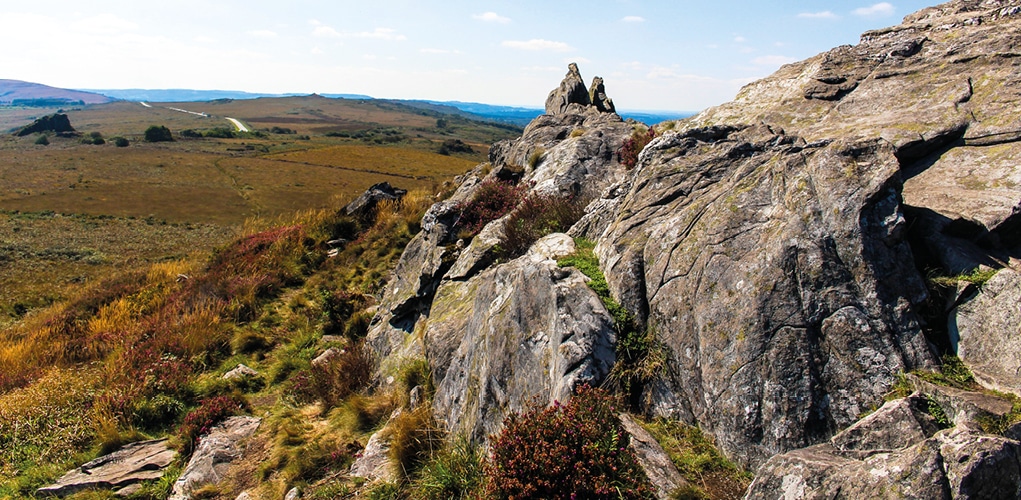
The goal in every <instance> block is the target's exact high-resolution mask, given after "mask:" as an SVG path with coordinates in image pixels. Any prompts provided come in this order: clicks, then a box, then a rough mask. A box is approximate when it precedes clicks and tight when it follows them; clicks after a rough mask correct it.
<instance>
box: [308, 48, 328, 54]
mask: <svg viewBox="0 0 1021 500" xmlns="http://www.w3.org/2000/svg"><path fill="white" fill-rule="evenodd" d="M309 52H310V53H312V54H315V55H319V54H325V52H323V49H320V48H319V47H312V50H310V51H309Z"/></svg>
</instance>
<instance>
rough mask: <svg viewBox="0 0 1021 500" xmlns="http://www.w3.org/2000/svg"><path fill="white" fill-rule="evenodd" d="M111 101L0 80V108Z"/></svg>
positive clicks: (72, 92) (80, 93)
mask: <svg viewBox="0 0 1021 500" xmlns="http://www.w3.org/2000/svg"><path fill="white" fill-rule="evenodd" d="M112 100H113V99H111V98H109V97H107V96H105V95H100V94H97V93H94V92H87V91H81V90H70V89H61V88H57V87H50V86H49V85H43V84H41V83H31V82H23V81H21V80H0V106H10V105H25V106H62V105H73V104H103V103H107V102H110V101H112Z"/></svg>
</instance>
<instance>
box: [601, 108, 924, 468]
mask: <svg viewBox="0 0 1021 500" xmlns="http://www.w3.org/2000/svg"><path fill="white" fill-rule="evenodd" d="M851 170H853V171H854V172H855V174H854V175H848V172H849V171H851ZM898 171H899V165H898V163H897V160H896V158H895V157H894V155H893V151H892V150H890V149H889V148H888V147H886V146H884V145H883V144H882V143H881V142H879V141H875V140H871V141H842V140H841V141H833V142H831V143H829V144H826V145H820V146H814V147H805V146H800V145H799V141H797V140H796V139H795V138H791V137H788V136H784V135H780V134H777V133H776V132H774V131H773V130H771V129H769V128H768V127H764V126H758V127H746V128H740V129H738V128H729V129H712V130H709V129H706V130H689V131H685V132H682V133H672V132H667V133H666V134H664V135H663V136H661V137H658V138H656V139H655V140H653V141H652V142H651V143H650V144H649V146H647V147H646V149H645V151H643V153H642V154H641V156H640V159H639V163H638V165H637V166H636V168H635V172H634V174H633V175H634V177H633V178H631V179H629V182H630V183H632V187H631V188H630V190H629V192H628V193H627V194H626V195H625V196H624V197H623V199H622V200H621V201H620V204H619V206H617V207H616V208H615V209H616V210H617V215H616V217H615V220H614V222H613V223H611V224H610V225H609V226H608V227H607V229H606V231H605V232H604V233H603V234H602V235H601V236H600V237H599V243H598V245H597V246H596V253H597V255H598V257H599V260H600V262H601V264H602V267H603V271H604V273H605V274H606V278H607V282H608V283H609V285H610V288H611V291H612V292H613V294H614V296H615V297H617V298H618V299H619V300H620V302H621V303H622V304H624V305H625V306H627V307H628V308H629V309H630V310H631V311H632V313H634V314H636V316H639V317H641V316H643V313H644V311H648V317H647V323H648V325H649V328H650V329H652V330H654V331H656V332H658V334H659V338H660V340H661V341H662V342H663V343H664V344H665V346H666V348H667V350H668V364H669V365H670V369H669V370H664V371H663V372H662V373H661V374H660V375H659V377H661V382H659V383H656V384H653V386H657V384H659V385H658V387H659V389H657V390H656V391H657V392H656V393H655V394H652V393H650V394H649V399H650V408H649V409H650V410H652V411H653V412H655V413H657V414H659V415H664V416H672V417H674V418H683V419H693V420H696V421H697V422H698V423H699V425H700V426H702V427H703V428H705V429H707V430H710V432H711V433H712V434H714V435H715V436H716V438H717V439H718V442H719V444H720V445H721V446H722V447H723V449H724V450H726V451H727V452H728V453H730V454H731V455H732V456H733V457H734V458H736V459H737V460H738V461H740V462H742V463H744V464H746V465H752V466H755V465H757V464H760V463H762V462H763V461H764V460H765V459H767V458H768V457H769V456H771V455H773V454H774V453H777V452H782V451H785V450H789V449H793V448H798V447H802V446H805V445H808V444H811V443H812V442H819V441H821V440H823V439H825V438H827V437H828V436H829V435H832V433H833V432H835V431H836V430H837V429H840V428H843V427H846V426H847V425H850V424H851V423H853V422H854V421H855V419H856V418H857V416H858V415H859V414H861V413H862V412H863V411H865V410H866V409H867V408H869V407H870V406H873V405H875V404H877V403H878V402H879V401H881V398H882V395H883V394H884V393H885V392H886V391H887V390H888V389H889V387H890V386H891V385H892V384H893V383H894V381H895V378H896V374H897V373H899V372H902V371H907V370H911V369H914V368H918V367H926V366H933V364H934V362H935V360H934V359H933V357H932V355H931V353H930V352H929V348H928V345H927V343H926V341H925V339H924V337H923V336H922V332H921V330H920V328H919V327H918V323H917V318H916V316H915V315H914V313H913V312H912V311H911V310H910V309H909V307H908V306H909V304H911V303H915V302H917V301H920V300H921V299H922V298H924V297H925V294H926V290H925V286H924V284H923V282H922V280H921V278H920V277H919V276H918V274H917V271H915V268H914V262H913V261H912V260H911V250H910V248H909V247H908V244H907V243H906V242H905V241H904V240H903V231H902V226H903V225H904V219H903V217H902V216H901V214H900V210H899V205H898V203H897V200H898V198H897V193H896V190H895V189H894V188H893V187H892V185H894V182H895V179H896V176H897V175H898Z"/></svg>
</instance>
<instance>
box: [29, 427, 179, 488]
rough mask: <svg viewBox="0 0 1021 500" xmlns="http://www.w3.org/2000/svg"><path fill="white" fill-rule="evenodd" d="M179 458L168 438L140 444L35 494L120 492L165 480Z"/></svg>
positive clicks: (104, 458)
mask: <svg viewBox="0 0 1021 500" xmlns="http://www.w3.org/2000/svg"><path fill="white" fill-rule="evenodd" d="M175 455H177V452H175V451H174V450H173V449H171V448H170V447H168V446H167V440H166V439H157V440H153V441H139V442H137V443H130V444H126V445H124V446H123V447H122V448H121V449H119V450H117V451H115V452H113V453H110V454H108V455H104V456H102V457H99V458H97V459H95V460H92V461H90V462H87V463H85V464H84V465H82V466H81V467H78V468H77V469H74V470H72V471H69V472H68V473H67V474H64V475H63V476H61V478H60V479H58V480H57V482H56V483H54V484H51V485H49V486H45V487H43V488H39V489H38V490H37V491H36V494H37V495H40V496H60V497H63V496H67V495H71V494H73V493H76V492H79V491H83V490H89V489H104V490H120V491H123V490H124V488H128V487H131V486H132V485H135V484H138V483H140V482H142V481H152V480H156V479H159V478H161V477H163V473H164V472H165V471H166V468H167V467H168V466H169V465H170V463H171V462H172V461H173V460H174V456H175Z"/></svg>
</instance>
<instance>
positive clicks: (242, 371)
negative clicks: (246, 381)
mask: <svg viewBox="0 0 1021 500" xmlns="http://www.w3.org/2000/svg"><path fill="white" fill-rule="evenodd" d="M257 376H259V372H257V371H255V370H254V369H252V368H249V367H248V366H247V365H245V364H244V363H238V365H237V366H235V367H234V369H232V370H231V371H229V372H227V373H224V374H223V377H221V378H223V379H224V380H234V379H242V378H245V377H257Z"/></svg>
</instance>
